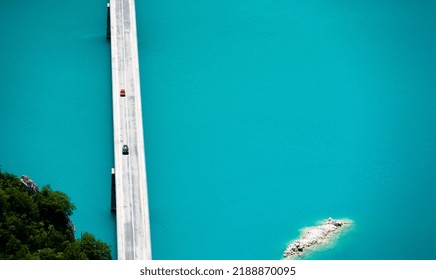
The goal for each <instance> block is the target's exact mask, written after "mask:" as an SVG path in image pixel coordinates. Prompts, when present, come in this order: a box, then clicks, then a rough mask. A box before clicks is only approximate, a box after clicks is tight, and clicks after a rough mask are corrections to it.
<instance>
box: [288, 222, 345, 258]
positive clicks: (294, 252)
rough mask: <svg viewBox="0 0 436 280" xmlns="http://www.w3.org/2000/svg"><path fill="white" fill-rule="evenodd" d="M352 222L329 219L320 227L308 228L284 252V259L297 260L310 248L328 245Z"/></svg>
mask: <svg viewBox="0 0 436 280" xmlns="http://www.w3.org/2000/svg"><path fill="white" fill-rule="evenodd" d="M350 224H351V221H350V220H345V219H343V220H334V219H332V218H328V219H327V220H324V221H323V222H322V223H321V224H320V225H317V226H314V227H309V228H306V229H305V230H304V231H303V233H302V235H301V237H300V238H299V239H297V240H295V241H293V242H291V243H290V244H289V245H288V246H287V247H286V250H285V251H284V252H283V257H285V258H289V259H295V258H298V257H300V256H301V255H303V254H304V253H305V252H306V251H307V250H308V249H309V248H312V247H314V246H316V245H321V244H326V243H327V242H328V241H330V239H331V238H332V237H333V236H335V235H336V234H337V233H339V232H340V231H342V230H343V229H345V228H347V227H348V226H349V225H350Z"/></svg>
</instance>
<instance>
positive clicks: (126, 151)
mask: <svg viewBox="0 0 436 280" xmlns="http://www.w3.org/2000/svg"><path fill="white" fill-rule="evenodd" d="M128 154H129V146H127V145H123V155H128Z"/></svg>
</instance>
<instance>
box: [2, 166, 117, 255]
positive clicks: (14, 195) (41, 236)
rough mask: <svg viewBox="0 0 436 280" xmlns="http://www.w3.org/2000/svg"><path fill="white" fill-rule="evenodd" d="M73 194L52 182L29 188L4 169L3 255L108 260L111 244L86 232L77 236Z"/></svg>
mask: <svg viewBox="0 0 436 280" xmlns="http://www.w3.org/2000/svg"><path fill="white" fill-rule="evenodd" d="M74 210H75V206H74V205H73V204H72V203H71V201H70V199H69V197H68V196H67V195H66V194H65V193H63V192H60V191H53V190H52V189H51V187H50V186H49V185H47V186H44V187H43V188H42V190H41V191H29V189H28V188H27V187H26V186H25V185H23V184H22V182H21V181H20V179H19V178H18V177H16V176H15V175H12V174H9V173H4V172H2V171H1V170H0V259H10V260H19V259H40V260H107V259H111V251H110V248H109V245H107V244H106V243H104V242H102V241H100V240H97V239H96V238H95V237H94V236H93V235H92V234H90V233H84V234H82V237H81V239H75V237H74V225H73V224H72V223H71V220H70V216H71V215H72V214H73V211H74Z"/></svg>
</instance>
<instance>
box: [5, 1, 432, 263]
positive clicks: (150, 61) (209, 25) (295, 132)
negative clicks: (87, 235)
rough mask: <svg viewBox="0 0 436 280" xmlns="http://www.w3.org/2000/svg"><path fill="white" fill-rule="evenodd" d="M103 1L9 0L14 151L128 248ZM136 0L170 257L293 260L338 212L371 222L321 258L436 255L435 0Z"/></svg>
mask: <svg viewBox="0 0 436 280" xmlns="http://www.w3.org/2000/svg"><path fill="white" fill-rule="evenodd" d="M80 2H81V3H80ZM88 2H89V1H86V2H85V1H76V2H74V3H65V4H64V3H62V4H57V3H55V1H48V0H45V1H40V2H38V3H37V4H34V3H30V4H27V3H26V4H27V6H24V5H23V3H24V2H23V1H10V0H9V1H6V4H4V6H6V9H2V10H1V14H2V17H1V21H2V23H3V24H2V25H0V30H1V34H3V37H2V42H7V43H6V44H2V45H1V47H0V48H1V50H2V52H1V54H0V57H1V61H2V66H1V67H0V69H1V70H0V71H1V72H2V73H1V75H0V85H1V86H2V88H3V90H4V91H3V94H1V95H0V106H1V110H0V127H1V128H2V129H3V132H2V136H1V138H0V164H1V166H2V169H3V170H5V171H9V172H13V173H16V174H19V175H20V174H28V175H30V176H32V178H33V179H34V180H35V181H36V182H37V183H39V184H45V183H50V184H51V185H52V186H53V187H54V188H56V189H61V190H64V191H66V192H67V193H68V194H69V195H70V196H71V198H72V200H73V201H74V202H75V204H76V206H77V208H78V210H76V213H75V215H74V220H75V223H76V227H77V228H78V231H83V230H86V231H90V232H93V233H95V234H96V235H97V237H99V238H101V239H103V240H105V241H106V242H109V243H111V244H113V246H114V244H115V234H114V230H115V223H114V220H113V217H112V216H111V214H110V212H109V198H110V192H109V190H110V189H109V186H110V176H109V173H110V168H111V167H112V164H113V159H112V119H111V100H110V98H109V97H108V94H110V82H109V79H110V71H109V65H110V61H109V55H108V54H109V46H108V44H107V42H105V39H104V35H105V24H106V21H105V20H106V11H105V1H93V2H92V3H88ZM136 2H137V3H136V5H137V16H138V22H137V23H138V36H139V38H138V40H139V54H140V67H141V89H142V96H143V102H142V105H143V116H144V134H145V135H144V136H145V145H146V152H147V176H148V184H149V201H150V215H151V230H152V246H153V257H154V258H155V259H279V258H280V257H281V253H282V251H283V250H284V248H285V246H286V244H287V242H289V241H290V240H292V239H294V238H296V237H297V236H298V234H299V232H298V230H299V229H300V228H302V227H305V226H310V225H312V224H314V223H315V222H316V221H318V220H320V219H324V218H327V217H329V216H332V217H336V218H341V217H348V218H350V219H353V220H354V221H355V227H354V228H353V230H351V231H350V232H349V233H348V234H346V235H345V236H344V237H343V238H342V239H340V240H339V241H338V243H337V245H336V246H335V247H334V249H330V250H327V251H324V252H320V253H317V254H314V255H312V256H311V257H310V258H312V259H436V254H435V252H436V242H434V241H433V237H434V235H435V234H436V220H435V219H434V216H435V211H436V208H435V207H436V206H435V205H436V190H435V188H434V186H435V185H436V168H435V158H436V157H435V156H436V146H435V143H436V132H435V131H434V127H435V124H436V79H435V78H434V77H435V74H436V69H435V67H434V65H436V56H435V52H434V50H435V49H436V48H435V47H436V36H435V34H436V33H435V31H436V19H435V17H434V14H435V12H436V2H435V1H419V2H420V3H416V2H417V1H411V0H410V1H360V0H358V1H353V2H349V1H338V0H335V1H321V0H318V1H315V0H312V1H296V0H283V1H280V0H277V1H267V0H251V1H248V0H241V1H230V0H220V1H200V0H191V1H182V0H171V1H170V0H161V1H139V0H138V1H136ZM36 11H38V12H39V13H35V12H36ZM54 11H56V12H54ZM73 19H76V21H73ZM12 21H13V22H15V23H16V24H15V25H11V24H9V22H12ZM53 34H56V38H54V37H53V36H54V35H53Z"/></svg>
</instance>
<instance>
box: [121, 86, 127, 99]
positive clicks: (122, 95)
mask: <svg viewBox="0 0 436 280" xmlns="http://www.w3.org/2000/svg"><path fill="white" fill-rule="evenodd" d="M120 96H121V97H124V96H126V90H125V89H123V88H122V89H121V90H120Z"/></svg>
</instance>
